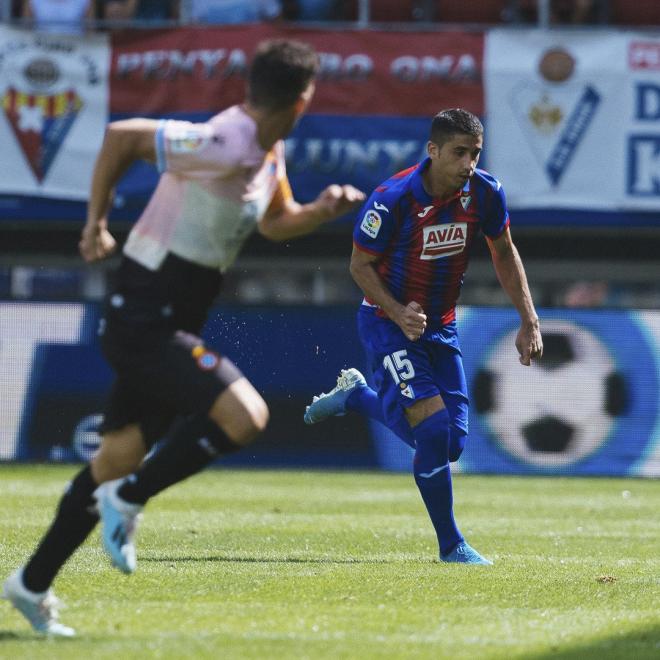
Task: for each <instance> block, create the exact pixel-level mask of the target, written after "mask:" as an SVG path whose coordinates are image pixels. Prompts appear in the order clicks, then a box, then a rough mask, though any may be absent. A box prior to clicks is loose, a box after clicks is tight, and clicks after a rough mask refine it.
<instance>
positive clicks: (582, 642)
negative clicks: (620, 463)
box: [0, 466, 660, 660]
mask: <svg viewBox="0 0 660 660" xmlns="http://www.w3.org/2000/svg"><path fill="white" fill-rule="evenodd" d="M76 470H77V468H74V467H70V466H69V467H62V466H58V467H55V466H2V467H0V495H1V499H0V501H1V502H2V507H3V508H2V516H0V573H1V574H2V579H4V577H5V576H6V575H7V574H8V573H9V572H10V571H11V570H13V569H14V568H15V567H16V565H17V564H19V563H21V562H23V561H24V560H25V559H26V558H27V556H28V554H29V553H30V552H31V550H32V548H33V545H34V543H35V542H36V540H37V539H38V538H39V536H40V535H41V533H42V531H43V530H44V527H45V525H46V524H47V523H48V521H49V520H50V517H51V514H52V511H53V509H54V506H55V503H56V501H57V499H58V497H59V495H60V493H61V491H62V487H63V484H64V483H65V481H66V480H67V479H69V478H70V477H71V476H72V475H73V474H74V473H75V471H76ZM455 494H456V502H457V503H456V513H457V517H458V520H459V521H460V523H461V525H462V529H463V531H464V533H465V534H466V536H467V538H468V539H469V540H470V542H472V543H473V544H474V546H475V547H476V548H477V549H478V550H480V551H481V552H483V553H484V554H485V555H486V556H487V557H490V558H492V559H493V560H495V562H496V564H495V566H493V567H466V566H458V565H447V564H440V563H438V562H437V561H436V553H437V550H436V542H435V537H434V535H433V532H432V530H431V527H430V523H429V521H428V519H427V516H426V513H425V511H424V510H423V505H422V503H421V499H420V498H419V495H418V493H417V490H416V488H415V486H414V483H413V480H412V477H410V476H407V475H393V474H380V473H356V472H346V473H326V472H297V471H254V472H253V471H233V470H232V471H229V470H218V471H207V472H205V473H204V474H202V475H198V476H196V477H195V478H193V479H190V480H188V481H187V482H185V483H183V484H179V485H178V486H176V487H174V488H172V489H170V490H169V491H167V492H166V493H164V494H162V495H161V496H160V497H158V498H157V499H155V500H154V501H153V502H151V503H150V504H149V506H148V508H147V511H146V515H145V519H144V521H143V525H142V527H141V529H140V533H139V536H138V556H139V563H138V571H137V573H136V574H134V575H133V576H128V577H127V576H124V575H121V574H120V573H118V572H117V571H115V570H114V569H111V568H110V566H109V564H108V562H107V560H106V558H105V555H104V554H103V553H102V552H101V550H100V540H99V537H98V532H94V534H93V535H92V536H91V538H90V539H89V540H88V542H87V543H86V544H85V545H84V546H83V548H82V549H81V550H80V551H79V552H78V553H77V554H76V555H74V557H73V559H72V560H71V561H70V562H69V563H68V564H67V566H66V567H65V569H64V570H63V571H62V573H61V574H60V576H59V578H58V580H57V581H56V584H55V590H56V593H57V594H58V595H59V596H60V597H61V598H62V599H63V600H64V601H65V603H66V604H67V605H68V607H67V609H66V610H64V612H63V613H62V614H63V615H62V621H63V622H64V623H66V624H68V625H72V626H73V627H75V628H76V630H77V632H78V636H77V637H76V638H75V639H73V640H61V639H58V640H43V639H41V638H40V637H39V636H37V635H36V634H34V633H33V632H32V631H31V630H30V629H29V627H28V625H27V623H26V622H25V621H24V620H23V618H22V617H21V616H20V615H19V614H18V613H16V612H15V611H14V610H13V608H11V607H10V605H9V604H8V603H7V602H6V601H0V621H1V622H2V623H0V658H31V659H32V658H48V659H51V658H66V659H67V660H73V659H75V658H86V659H89V658H94V660H96V659H99V658H113V659H116V658H118V657H120V658H145V657H147V658H152V657H157V658H184V657H186V658H269V659H270V658H296V659H299V658H313V659H315V660H316V659H317V658H333V659H334V658H360V659H361V660H363V659H366V658H444V657H447V658H479V659H481V658H508V659H511V658H526V659H532V658H533V659H541V658H559V659H568V658H575V659H576V660H577V659H578V658H579V659H580V660H582V659H584V658H587V659H588V658H598V660H603V659H605V658H626V659H634V660H638V659H643V658H658V657H660V619H659V616H660V615H659V611H660V610H659V605H660V580H659V576H660V553H659V548H660V544H659V538H660V516H659V514H658V511H659V509H660V507H659V503H660V482H657V481H656V482H653V481H637V480H628V481H626V480H612V479H589V480H587V479H551V478H505V477H478V476H465V475H459V476H457V477H456V478H455Z"/></svg>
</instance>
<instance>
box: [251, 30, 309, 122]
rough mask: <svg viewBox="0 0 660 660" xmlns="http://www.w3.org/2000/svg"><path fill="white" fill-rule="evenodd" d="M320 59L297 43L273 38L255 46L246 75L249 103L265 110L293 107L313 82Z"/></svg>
mask: <svg viewBox="0 0 660 660" xmlns="http://www.w3.org/2000/svg"><path fill="white" fill-rule="evenodd" d="M318 69H319V58H318V55H317V54H316V53H315V52H314V50H313V48H312V47H311V46H309V45H308V44H305V43H302V42H300V41H291V40H288V39H272V40H269V41H264V42H262V43H261V44H259V46H258V47H257V50H256V52H255V55H254V58H253V60H252V64H251V66H250V72H249V74H248V101H249V102H250V103H251V104H252V105H255V106H257V107H260V108H266V109H268V110H281V109H283V108H286V107H287V106H291V105H293V104H294V103H295V102H296V101H297V100H298V98H299V97H300V95H301V94H302V93H303V92H304V91H305V90H306V89H307V87H308V86H309V84H310V83H311V82H312V81H313V80H314V78H315V76H316V74H317V72H318Z"/></svg>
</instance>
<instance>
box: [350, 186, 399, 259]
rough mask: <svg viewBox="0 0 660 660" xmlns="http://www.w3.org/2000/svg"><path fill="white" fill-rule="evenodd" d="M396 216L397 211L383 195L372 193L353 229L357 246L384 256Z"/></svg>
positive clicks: (354, 241)
mask: <svg viewBox="0 0 660 660" xmlns="http://www.w3.org/2000/svg"><path fill="white" fill-rule="evenodd" d="M394 215H395V210H394V209H393V208H391V206H390V205H389V204H388V203H387V201H386V200H385V199H384V198H383V195H382V193H379V192H374V193H372V195H371V197H369V199H368V200H367V201H366V203H365V204H364V206H363V207H362V209H361V210H360V213H359V215H358V218H357V221H356V223H355V227H354V229H353V243H354V244H355V246H356V247H357V248H358V249H360V250H363V251H364V252H369V253H370V254H382V253H383V252H384V251H385V248H386V247H387V245H388V243H389V242H390V238H391V237H392V232H393V231H394V225H395V218H394Z"/></svg>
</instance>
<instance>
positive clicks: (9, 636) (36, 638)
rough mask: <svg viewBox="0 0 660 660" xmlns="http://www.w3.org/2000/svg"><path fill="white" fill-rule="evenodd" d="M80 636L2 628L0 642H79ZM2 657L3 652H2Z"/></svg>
mask: <svg viewBox="0 0 660 660" xmlns="http://www.w3.org/2000/svg"><path fill="white" fill-rule="evenodd" d="M79 640H80V638H78V637H59V636H57V635H53V636H49V635H41V634H39V633H38V632H34V631H32V630H25V631H23V632H16V631H14V630H0V644H2V643H3V642H43V641H48V642H57V643H58V644H62V643H71V642H74V643H75V642H77V641H79ZM0 657H4V656H2V654H0Z"/></svg>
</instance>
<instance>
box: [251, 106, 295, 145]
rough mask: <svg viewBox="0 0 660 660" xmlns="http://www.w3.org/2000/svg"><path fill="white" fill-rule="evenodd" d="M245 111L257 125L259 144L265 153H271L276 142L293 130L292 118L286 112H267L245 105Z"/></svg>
mask: <svg viewBox="0 0 660 660" xmlns="http://www.w3.org/2000/svg"><path fill="white" fill-rule="evenodd" d="M242 108H243V111H244V112H245V113H246V114H247V115H249V116H250V117H252V119H254V123H255V124H256V125H257V142H258V143H259V146H260V147H261V148H262V149H263V150H264V151H270V150H271V149H272V148H273V146H274V145H275V143H276V142H278V141H279V140H282V139H284V138H285V137H286V136H287V135H288V133H289V131H290V130H291V123H292V122H291V117H290V116H289V115H288V114H287V113H285V112H266V111H265V110H262V109H261V108H255V107H254V106H251V105H250V104H249V103H244V104H243V106H242Z"/></svg>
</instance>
